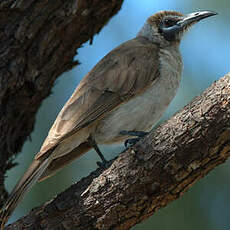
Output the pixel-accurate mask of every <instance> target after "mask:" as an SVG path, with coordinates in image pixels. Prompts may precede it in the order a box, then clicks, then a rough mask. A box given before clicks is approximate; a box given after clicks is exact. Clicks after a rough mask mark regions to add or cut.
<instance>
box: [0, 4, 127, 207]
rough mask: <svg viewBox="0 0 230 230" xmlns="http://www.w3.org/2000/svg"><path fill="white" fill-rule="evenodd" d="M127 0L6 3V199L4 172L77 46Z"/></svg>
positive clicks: (2, 104)
mask: <svg viewBox="0 0 230 230" xmlns="http://www.w3.org/2000/svg"><path fill="white" fill-rule="evenodd" d="M122 2H123V0H112V1H107V0H68V1H62V0H56V1H44V0H14V1H11V0H4V1H1V2H0V38H1V39H0V133H1V136H0V138H1V139H0V159H1V161H0V169H1V170H0V194H1V196H0V197H1V199H0V204H2V203H3V202H4V200H5V199H6V197H7V193H6V191H5V189H4V186H3V184H4V183H3V182H4V174H5V172H6V170H8V169H10V168H12V167H13V163H12V157H13V156H14V155H15V154H17V153H18V152H19V151H20V150H21V148H22V145H23V143H24V142H25V140H26V139H27V137H28V135H29V134H30V133H31V132H32V130H33V127H34V122H35V115H36V112H37V110H38V108H39V106H40V104H41V102H42V100H43V99H44V98H46V97H47V96H48V95H49V94H50V91H51V88H52V86H53V83H54V81H55V80H56V78H57V77H58V76H59V75H60V74H61V73H63V72H65V71H67V70H69V69H71V68H72V67H73V66H75V65H77V64H78V62H77V61H73V57H74V56H75V54H76V49H77V48H79V47H80V46H81V45H82V44H83V43H84V42H86V41H87V40H89V39H90V40H92V39H93V36H94V34H96V33H98V32H99V31H100V30H101V28H102V27H103V26H104V25H105V24H106V23H107V22H108V20H109V19H110V18H111V17H112V16H113V15H114V14H116V13H117V12H118V10H119V9H120V7H121V5H122Z"/></svg>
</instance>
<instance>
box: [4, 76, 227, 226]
mask: <svg viewBox="0 0 230 230" xmlns="http://www.w3.org/2000/svg"><path fill="white" fill-rule="evenodd" d="M229 127H230V74H228V75H226V76H225V77H224V78H222V79H220V80H219V81H217V82H215V83H214V84H213V85H212V86H211V87H209V88H208V89H207V90H206V91H205V92H204V93H203V94H202V95H201V96H198V97H196V98H195V99H194V100H193V101H192V102H191V103H190V104H189V105H187V106H186V107H185V108H183V109H182V110H181V111H179V112H178V113H177V114H175V115H174V116H173V117H172V118H171V119H170V120H168V121H166V122H165V123H163V124H162V125H161V126H159V127H158V128H157V129H156V130H155V131H153V132H151V133H150V134H149V135H148V136H146V137H145V138H144V139H142V140H141V141H140V142H138V143H137V144H136V145H134V146H133V147H131V148H129V149H127V150H126V151H125V152H124V153H122V154H121V155H120V156H119V157H118V158H117V159H115V160H114V161H113V162H112V165H111V166H110V167H109V168H108V169H106V170H105V171H104V172H101V171H100V170H99V169H98V170H96V171H95V172H93V173H91V174H90V175H89V176H88V177H86V178H83V179H82V180H81V181H80V182H78V183H77V184H75V185H73V186H71V187H70V188H69V189H67V190H66V191H65V192H63V193H61V194H60V195H58V196H57V197H56V198H55V199H54V200H53V201H52V202H50V203H48V204H45V205H43V206H41V207H38V208H36V209H34V210H33V211H32V212H31V213H30V214H29V215H28V216H26V217H24V218H22V219H20V220H19V221H17V222H15V223H14V224H12V225H11V226H9V227H8V228H7V229H8V230H10V229H79V230H81V229H82V230H86V229H103V230H104V229H121V230H124V229H130V228H131V227H132V226H134V225H135V224H137V223H139V222H141V221H142V220H144V219H146V218H147V217H149V216H151V215H152V214H153V213H154V212H156V211H157V210H158V209H160V208H161V207H164V206H166V205H167V204H168V203H169V202H171V201H173V200H175V199H177V198H179V197H180V196H182V195H183V194H184V192H185V191H187V190H188V188H190V187H191V186H192V185H193V184H194V183H195V182H196V181H198V180H199V179H201V178H202V177H204V176H205V175H206V174H207V173H208V172H209V171H210V170H212V169H213V168H215V167H216V166H217V165H219V164H222V163H224V162H225V161H226V160H227V158H228V157H229V156H230V129H229Z"/></svg>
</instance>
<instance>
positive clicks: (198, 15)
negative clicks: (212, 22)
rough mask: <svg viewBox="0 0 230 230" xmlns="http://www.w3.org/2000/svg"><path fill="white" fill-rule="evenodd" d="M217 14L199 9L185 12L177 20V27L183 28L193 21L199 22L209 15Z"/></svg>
mask: <svg viewBox="0 0 230 230" xmlns="http://www.w3.org/2000/svg"><path fill="white" fill-rule="evenodd" d="M214 15H217V13H216V12H213V11H199V12H194V13H191V14H187V15H185V16H184V17H182V19H181V20H180V21H178V22H177V25H178V26H179V27H181V29H182V28H184V27H187V26H190V25H193V24H194V23H197V22H199V21H200V20H202V19H205V18H208V17H211V16H214Z"/></svg>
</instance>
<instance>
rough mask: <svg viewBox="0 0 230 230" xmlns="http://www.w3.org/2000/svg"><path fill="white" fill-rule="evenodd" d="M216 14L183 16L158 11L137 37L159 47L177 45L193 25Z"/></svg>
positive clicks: (196, 13)
mask: <svg viewBox="0 0 230 230" xmlns="http://www.w3.org/2000/svg"><path fill="white" fill-rule="evenodd" d="M216 14H217V13H215V12H211V11H199V12H194V13H191V14H187V15H183V14H181V13H179V12H176V11H160V12H158V13H156V14H154V15H152V16H150V17H149V18H148V19H147V22H146V23H145V25H144V26H143V28H142V29H141V31H140V32H139V35H140V36H144V37H147V38H148V39H149V40H151V41H153V42H156V43H159V44H160V45H169V44H170V43H178V44H179V42H180V40H181V38H182V36H183V35H184V33H185V32H186V31H187V30H188V29H189V28H190V27H191V26H192V25H193V24H195V23H197V22H199V21H200V20H202V19H204V18H207V17H210V16H213V15H216Z"/></svg>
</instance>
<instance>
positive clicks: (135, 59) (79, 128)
mask: <svg viewBox="0 0 230 230" xmlns="http://www.w3.org/2000/svg"><path fill="white" fill-rule="evenodd" d="M216 14H217V13H215V12H212V11H198V12H194V13H190V14H185V15H184V14H182V13H179V12H176V11H160V12H157V13H155V14H153V15H152V16H150V17H149V18H148V19H147V20H146V22H145V23H144V25H143V27H142V28H141V29H140V31H139V33H138V34H137V36H136V37H135V38H133V39H131V40H129V41H127V42H124V43H123V44H121V45H119V46H118V47H117V48H115V49H113V50H112V51H111V52H109V53H108V54H107V55H106V56H105V57H103V58H102V59H101V60H100V61H99V62H98V63H97V64H96V65H95V66H94V67H93V69H92V70H91V71H90V72H89V73H88V74H87V75H86V76H85V77H84V78H83V79H82V80H81V82H80V83H79V85H78V86H77V88H76V90H75V91H74V93H73V94H72V96H71V97H70V99H69V100H68V101H67V102H66V104H65V105H64V107H63V108H62V110H61V111H60V113H59V114H58V116H57V118H56V120H55V122H54V124H53V125H52V127H51V129H50V131H49V133H48V136H47V137H46V139H45V141H44V143H43V145H42V146H41V148H40V151H39V152H38V153H37V154H36V155H35V157H34V160H33V162H32V164H31V165H30V167H29V168H28V170H27V171H26V173H25V174H24V175H23V176H22V178H21V179H20V180H19V182H18V183H17V184H16V186H15V187H14V189H13V191H12V192H11V194H10V195H9V198H8V200H7V201H6V203H5V204H4V206H3V208H2V210H1V221H2V224H1V229H3V228H4V226H5V224H6V223H7V221H8V219H9V217H10V216H11V214H12V212H13V211H14V209H15V208H16V206H17V204H18V203H19V201H20V200H21V199H22V198H23V196H24V195H25V194H26V193H27V192H28V190H29V189H30V188H31V187H32V186H33V185H34V184H35V183H36V182H37V181H42V180H44V179H46V178H47V177H49V176H51V175H53V174H54V173H55V172H56V171H58V170H59V169H61V168H63V167H64V166H65V165H67V164H69V163H70V162H72V161H73V160H75V159H76V158H78V157H80V156H81V155H82V154H84V153H86V152H88V151H89V150H90V149H92V148H93V149H94V150H95V151H96V152H97V153H98V154H99V156H100V158H101V160H102V163H101V164H99V166H103V165H104V164H106V162H107V161H106V158H105V157H104V156H103V154H102V152H101V151H100V149H99V147H98V145H102V144H114V143H121V142H124V141H126V144H127V143H128V144H133V143H135V141H137V140H139V138H141V137H143V136H144V135H146V134H147V133H148V132H149V131H150V130H151V129H152V128H153V127H154V125H155V124H156V123H157V122H158V121H159V119H160V118H161V116H162V115H163V113H164V111H165V110H166V108H167V107H168V106H169V104H170V102H171V101H172V99H173V98H174V96H175V95H176V92H177V89H178V87H179V85H180V81H181V75H182V69H183V61H182V57H181V54H180V50H179V45H180V42H181V39H182V37H183V35H184V34H185V33H186V31H188V29H189V28H190V27H191V26H192V25H193V24H195V23H197V22H198V21H200V20H202V19H205V18H207V17H210V16H214V15H216ZM134 136H135V137H136V138H134ZM133 140H134V141H133Z"/></svg>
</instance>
